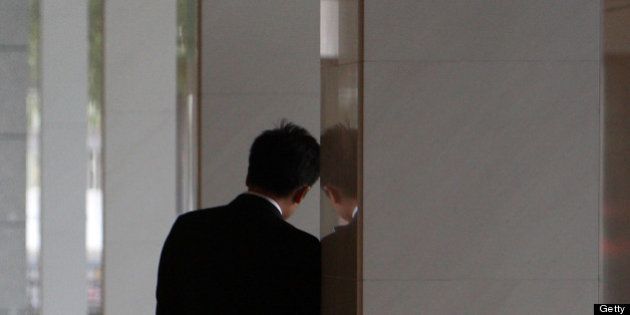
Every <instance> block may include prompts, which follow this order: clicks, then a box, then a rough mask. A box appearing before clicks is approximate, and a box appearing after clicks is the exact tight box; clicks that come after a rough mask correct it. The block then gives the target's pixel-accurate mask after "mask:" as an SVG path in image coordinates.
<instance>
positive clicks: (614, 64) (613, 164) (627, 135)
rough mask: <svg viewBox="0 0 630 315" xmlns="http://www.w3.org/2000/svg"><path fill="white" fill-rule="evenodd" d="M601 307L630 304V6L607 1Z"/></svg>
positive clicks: (625, 2)
mask: <svg viewBox="0 0 630 315" xmlns="http://www.w3.org/2000/svg"><path fill="white" fill-rule="evenodd" d="M604 3H605V8H604V24H603V26H604V30H603V31H604V34H603V35H604V45H603V56H602V57H603V61H604V64H603V65H604V69H603V70H604V71H603V73H604V74H603V83H604V86H603V89H602V91H603V93H604V99H603V100H604V110H603V113H604V120H603V123H604V152H603V153H604V158H603V164H604V172H603V186H604V187H603V205H602V206H603V208H602V209H603V210H602V215H601V228H602V230H601V231H602V233H601V237H602V240H601V248H600V250H601V272H602V277H601V280H602V281H603V283H602V285H601V288H600V297H601V300H600V303H625V302H624V301H628V300H630V198H629V196H630V163H628V159H629V158H630V141H628V139H630V88H629V87H630V1H627V0H606V1H605V2H604Z"/></svg>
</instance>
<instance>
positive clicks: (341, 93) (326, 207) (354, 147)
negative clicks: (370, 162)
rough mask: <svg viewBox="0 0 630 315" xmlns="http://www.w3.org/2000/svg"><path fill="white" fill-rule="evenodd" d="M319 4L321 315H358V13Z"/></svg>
mask: <svg viewBox="0 0 630 315" xmlns="http://www.w3.org/2000/svg"><path fill="white" fill-rule="evenodd" d="M320 4H321V23H320V25H321V32H320V36H321V47H320V55H321V82H322V83H321V84H322V102H321V104H322V105H321V108H322V112H321V119H322V120H321V121H322V132H321V167H320V169H321V180H320V183H321V187H322V191H323V192H324V194H323V195H324V196H325V197H323V198H322V199H321V209H320V211H321V212H320V215H321V221H320V222H321V223H320V231H321V236H322V241H321V245H322V314H361V306H362V304H361V296H362V292H361V286H360V284H361V281H360V279H361V268H360V266H361V258H362V255H360V250H361V237H360V235H361V221H362V220H361V216H362V209H361V208H362V207H361V185H360V184H359V178H360V176H361V173H362V169H361V167H360V157H361V155H360V142H361V139H360V138H361V131H360V129H361V121H360V117H361V115H360V112H361V107H362V104H361V95H362V87H361V81H360V78H361V73H362V68H363V64H362V59H361V56H362V52H361V49H360V47H361V32H360V29H361V28H360V26H361V15H360V13H361V9H362V3H361V1H359V0H322V1H321V2H320Z"/></svg>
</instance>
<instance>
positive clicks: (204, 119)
mask: <svg viewBox="0 0 630 315" xmlns="http://www.w3.org/2000/svg"><path fill="white" fill-rule="evenodd" d="M201 10H202V12H201V24H202V25H201V26H202V27H201V33H200V36H201V44H202V47H201V95H202V99H201V108H200V116H201V120H200V121H201V126H200V130H201V139H200V149H201V157H200V161H199V164H200V168H201V172H200V173H201V174H200V176H201V177H200V190H201V200H200V202H201V206H202V207H209V206H216V205H220V204H225V203H227V202H229V201H231V199H232V198H234V197H235V195H236V194H238V193H240V192H243V191H245V189H246V187H245V176H246V173H247V157H248V154H249V146H250V145H251V143H252V141H253V140H254V138H255V137H256V136H257V135H258V134H260V132H261V131H263V130H265V129H270V128H272V127H274V125H276V124H278V123H279V121H280V119H282V118H287V119H289V120H290V121H292V122H294V123H297V124H299V125H302V126H304V127H305V128H306V129H308V130H309V131H310V132H311V133H312V134H313V135H317V134H318V133H319V125H320V123H319V99H320V90H319V49H318V43H319V36H318V30H319V28H318V26H319V22H318V21H319V3H318V1H293V0H267V1H249V0H205V1H202V6H201ZM318 208H319V191H318V190H317V189H313V190H311V192H310V193H309V194H308V196H307V197H306V199H305V201H304V202H303V203H302V205H301V206H300V209H298V211H296V213H295V214H294V215H293V216H292V217H291V219H290V220H289V221H290V222H291V223H292V224H294V225H295V226H297V227H298V228H300V229H303V230H304V231H306V232H309V233H311V234H313V235H317V236H319V211H317V209H318Z"/></svg>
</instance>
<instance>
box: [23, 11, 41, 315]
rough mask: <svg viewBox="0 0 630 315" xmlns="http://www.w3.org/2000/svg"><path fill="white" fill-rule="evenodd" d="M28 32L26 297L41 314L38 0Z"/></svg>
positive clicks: (31, 307)
mask: <svg viewBox="0 0 630 315" xmlns="http://www.w3.org/2000/svg"><path fill="white" fill-rule="evenodd" d="M29 4H30V6H29V8H30V33H29V47H28V67H29V87H28V95H27V98H26V115H27V116H26V117H27V139H26V140H27V143H26V145H27V146H26V175H27V176H26V249H27V273H26V277H27V287H26V292H27V298H28V308H29V314H40V313H41V298H40V292H41V278H40V266H41V264H40V261H41V260H40V258H41V255H40V253H41V226H40V211H41V207H40V201H41V199H40V191H41V189H40V187H41V180H40V155H39V148H40V146H39V140H40V127H41V102H40V94H39V78H40V62H39V60H40V59H39V58H40V53H39V52H40V32H41V27H40V14H39V0H31V1H29Z"/></svg>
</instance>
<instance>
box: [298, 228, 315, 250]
mask: <svg viewBox="0 0 630 315" xmlns="http://www.w3.org/2000/svg"><path fill="white" fill-rule="evenodd" d="M292 230H293V233H294V234H295V238H296V239H298V240H300V243H302V244H303V245H305V246H309V247H311V248H315V247H319V239H318V238H317V237H315V236H313V235H311V234H310V233H307V232H304V231H302V230H300V229H298V228H296V227H294V226H292Z"/></svg>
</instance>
